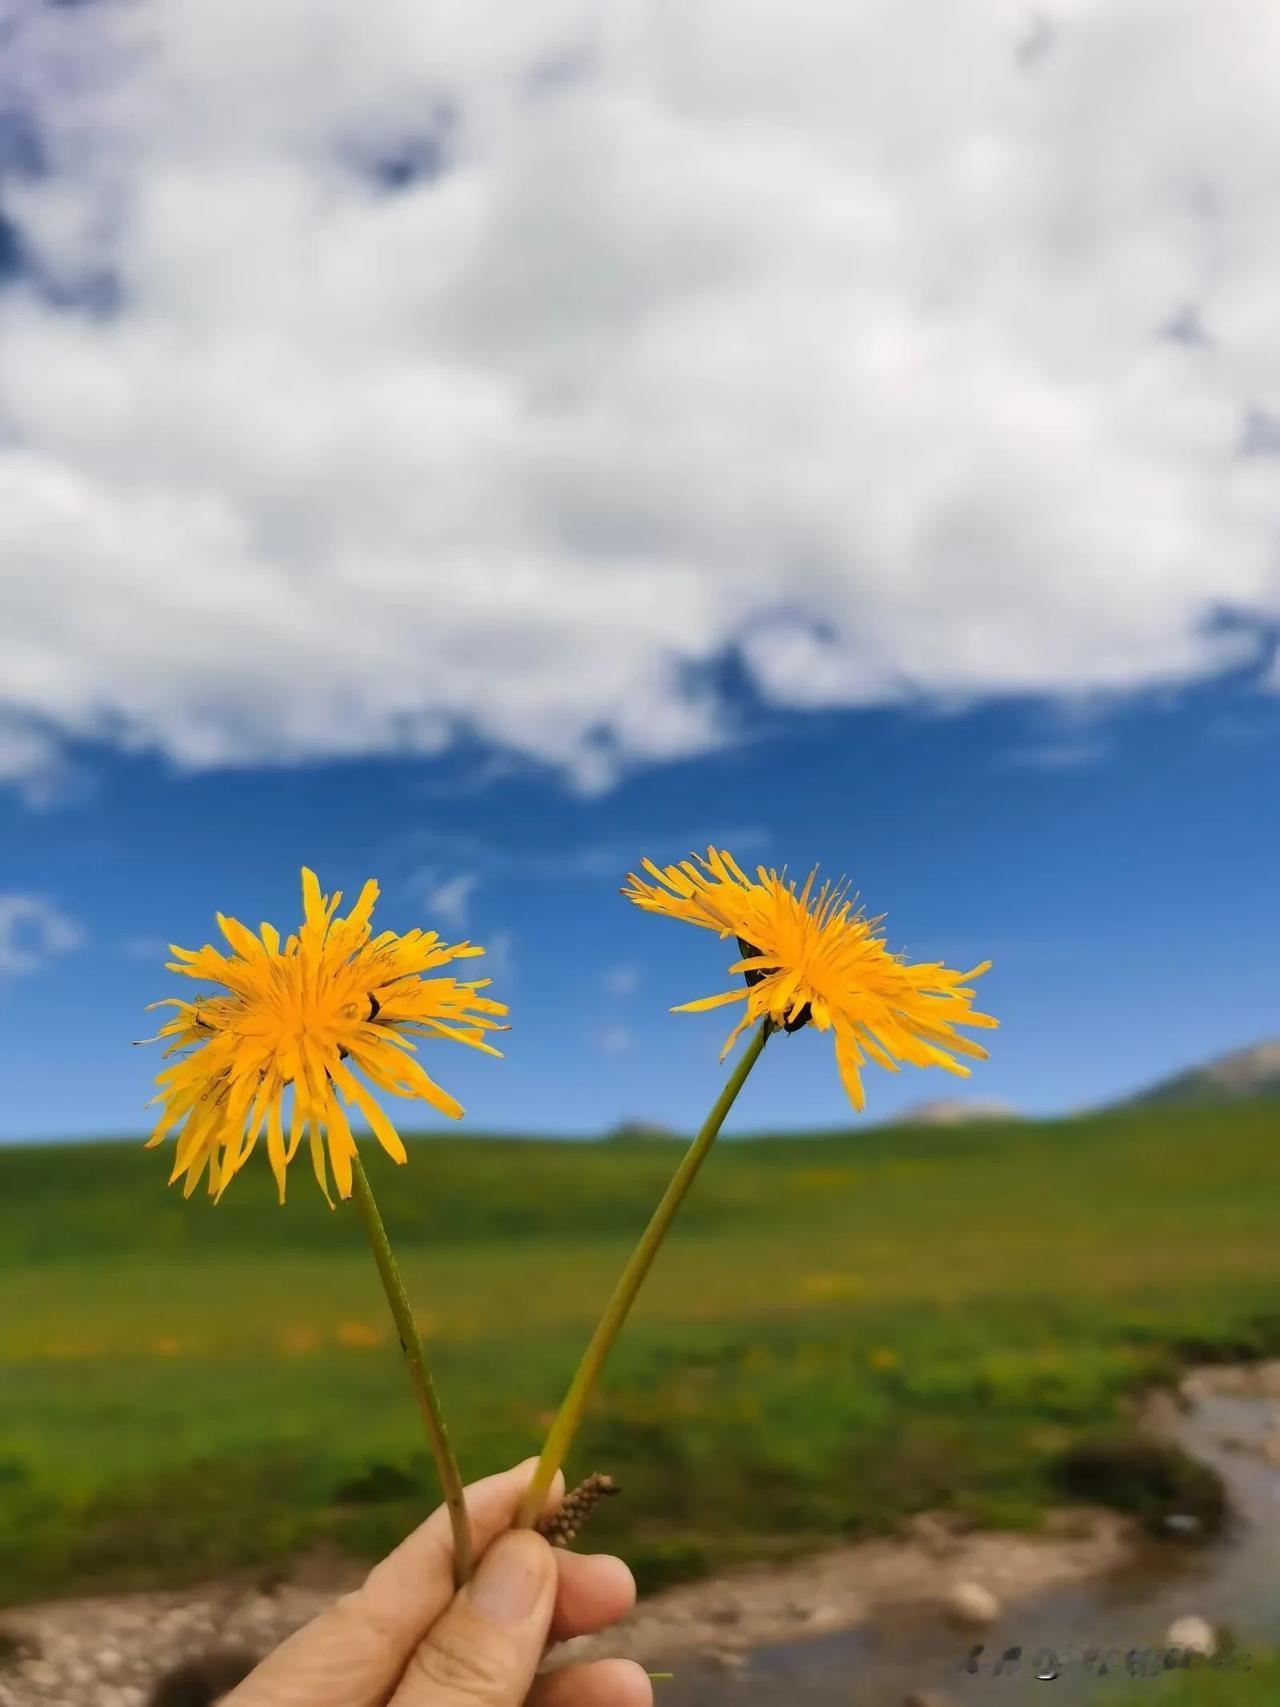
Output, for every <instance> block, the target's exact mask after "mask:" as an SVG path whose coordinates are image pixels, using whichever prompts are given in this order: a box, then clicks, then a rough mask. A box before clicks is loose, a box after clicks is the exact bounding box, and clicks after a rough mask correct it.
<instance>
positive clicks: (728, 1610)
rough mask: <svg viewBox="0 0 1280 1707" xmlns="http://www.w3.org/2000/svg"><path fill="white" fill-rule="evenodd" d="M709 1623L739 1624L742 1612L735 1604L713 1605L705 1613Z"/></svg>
mask: <svg viewBox="0 0 1280 1707" xmlns="http://www.w3.org/2000/svg"><path fill="white" fill-rule="evenodd" d="M707 1622H708V1623H709V1624H740V1623H741V1622H742V1614H741V1612H739V1611H738V1608H737V1607H736V1606H713V1607H712V1608H711V1610H710V1612H708V1613H707Z"/></svg>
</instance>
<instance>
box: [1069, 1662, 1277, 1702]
mask: <svg viewBox="0 0 1280 1707" xmlns="http://www.w3.org/2000/svg"><path fill="white" fill-rule="evenodd" d="M1277 1701H1280V1654H1266V1653H1261V1652H1259V1651H1257V1650H1254V1649H1244V1650H1242V1651H1241V1652H1240V1653H1238V1654H1226V1655H1224V1656H1223V1657H1222V1659H1221V1660H1219V1661H1218V1662H1217V1663H1214V1664H1211V1663H1209V1662H1207V1661H1203V1660H1193V1661H1192V1662H1191V1665H1190V1667H1189V1668H1188V1669H1187V1670H1176V1671H1171V1672H1169V1673H1168V1674H1166V1675H1165V1676H1164V1677H1158V1678H1155V1677H1153V1678H1148V1679H1146V1680H1144V1681H1142V1682H1135V1683H1134V1684H1133V1685H1132V1687H1131V1689H1129V1690H1126V1691H1124V1692H1123V1693H1121V1692H1119V1691H1117V1690H1115V1689H1108V1688H1102V1687H1100V1688H1099V1692H1098V1695H1097V1698H1096V1707H1275V1704H1276V1702H1277Z"/></svg>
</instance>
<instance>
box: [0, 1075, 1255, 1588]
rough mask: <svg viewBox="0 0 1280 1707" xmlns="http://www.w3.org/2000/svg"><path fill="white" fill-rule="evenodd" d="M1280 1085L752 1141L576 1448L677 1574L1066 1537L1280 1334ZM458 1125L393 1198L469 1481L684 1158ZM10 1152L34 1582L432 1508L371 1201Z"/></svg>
mask: <svg viewBox="0 0 1280 1707" xmlns="http://www.w3.org/2000/svg"><path fill="white" fill-rule="evenodd" d="M1278 1126H1280V1106H1277V1105H1274V1104H1273V1105H1270V1106H1265V1105H1259V1106H1254V1107H1245V1108H1237V1109H1232V1110H1228V1111H1222V1112H1213V1111H1195V1112H1191V1113H1187V1114H1182V1113H1178V1112H1173V1111H1168V1110H1165V1111H1160V1112H1152V1113H1142V1112H1135V1113H1129V1114H1124V1115H1120V1114H1116V1115H1110V1116H1104V1117H1098V1118H1093V1119H1088V1120H1078V1121H1067V1122H1060V1123H1053V1124H1045V1125H1039V1126H1034V1125H1029V1126H999V1125H993V1126H989V1127H975V1128H970V1129H965V1130H956V1131H939V1130H924V1129H920V1130H908V1129H893V1130H890V1129H880V1130H876V1129H871V1128H868V1129H863V1130H860V1131H858V1132H856V1133H847V1134H832V1135H830V1136H819V1137H806V1138H802V1139H796V1138H792V1139H784V1138H778V1139H761V1140H756V1141H752V1142H740V1143H732V1142H730V1143H725V1144H722V1145H721V1146H720V1148H719V1149H718V1151H717V1153H716V1154H715V1155H714V1156H713V1157H712V1158H711V1161H710V1163H709V1164H708V1167H707V1170H706V1172H705V1173H704V1175H703V1176H702V1179H701V1181H700V1182H699V1185H698V1188H697V1190H696V1192H695V1194H694V1196H693V1198H692V1200H691V1201H690V1203H689V1204H688V1205H687V1207H686V1212H685V1213H684V1215H683V1216H682V1218H681V1220H680V1222H679V1223H678V1225H677V1228H676V1232H675V1234H674V1236H673V1238H672V1239H671V1241H670V1242H669V1244H668V1246H667V1248H666V1249H665V1250H664V1252H663V1254H662V1257H661V1259H660V1261H659V1264H658V1266H657V1268H656V1269H655V1272H654V1274H653V1277H652V1279H651V1281H650V1284H649V1286H648V1288H647V1290H646V1292H645V1294H644V1295H643V1297H642V1299H641V1302H640V1304H639V1306H638V1308H637V1311H636V1314H635V1316H634V1317H633V1321H632V1325H631V1327H630V1329H629V1331H628V1334H627V1336H626V1337H625V1338H624V1340H623V1342H622V1343H621V1345H620V1346H619V1348H618V1351H617V1352H616V1354H615V1358H614V1361H613V1363H612V1364H611V1366H610V1369H609V1371H608V1376H607V1381H606V1387H605V1391H604V1393H603V1395H602V1398H601V1399H600V1401H599V1402H598V1404H597V1406H596V1409H595V1411H594V1414H593V1416H592V1419H591V1423H590V1426H589V1428H588V1430H587V1431H586V1433H585V1435H584V1437H583V1439H582V1442H581V1446H580V1450H579V1452H578V1453H577V1455H576V1458H575V1462H574V1464H573V1465H572V1466H571V1469H573V1470H575V1471H576V1472H578V1473H584V1472H585V1471H586V1470H588V1469H593V1468H600V1469H606V1470H608V1471H610V1472H612V1473H613V1474H614V1475H615V1476H616V1477H617V1478H618V1479H619V1481H620V1482H622V1483H623V1484H624V1486H625V1490H626V1491H625V1496H624V1497H623V1498H621V1499H619V1500H616V1501H613V1502H611V1503H610V1504H609V1505H608V1507H607V1508H606V1509H605V1511H604V1512H603V1514H602V1516H601V1518H600V1519H599V1523H598V1528H597V1529H596V1531H595V1532H594V1534H595V1538H596V1539H597V1540H598V1542H599V1543H600V1544H602V1545H609V1546H613V1547H616V1548H618V1549H620V1550H621V1551H623V1552H625V1553H626V1555H627V1556H628V1557H629V1558H630V1559H631V1561H632V1562H633V1564H634V1565H635V1566H636V1567H637V1571H638V1574H639V1575H640V1576H641V1578H642V1580H643V1581H644V1582H645V1583H646V1584H648V1585H654V1584H657V1583H660V1582H663V1581H668V1580H672V1579H674V1578H678V1577H682V1576H688V1575H694V1574H698V1573H700V1572H703V1571H706V1570H708V1569H711V1568H713V1567H715V1566H716V1565H718V1564H720V1563H724V1562H727V1561H733V1560H739V1559H743V1558H747V1557H757V1558H759V1557H769V1556H779V1555H786V1554H795V1553H797V1552H800V1551H804V1550H807V1549H812V1548H814V1547H818V1546H821V1545H824V1544H826V1543H828V1542H830V1541H832V1540H833V1539H837V1538H840V1537H844V1536H855V1535H862V1534H867V1533H874V1532H877V1531H883V1530H885V1529H887V1528H889V1527H891V1526H892V1525H893V1524H894V1523H895V1522H896V1521H898V1520H899V1519H900V1518H901V1517H902V1516H903V1514H904V1513H907V1512H910V1511H912V1510H916V1509H921V1508H925V1507H949V1508H952V1509H955V1510H958V1511H960V1512H962V1513H964V1514H967V1515H969V1516H971V1517H973V1518H974V1519H977V1520H978V1521H981V1522H989V1523H1001V1524H1011V1523H1012V1524H1034V1523H1035V1521H1036V1520H1037V1516H1038V1514H1039V1513H1040V1512H1041V1510H1042V1509H1043V1507H1044V1506H1045V1504H1046V1503H1047V1502H1050V1501H1053V1500H1057V1499H1059V1498H1060V1497H1061V1490H1062V1487H1063V1485H1064V1475H1063V1465H1064V1462H1066V1459H1067V1455H1068V1454H1069V1453H1070V1452H1071V1450H1072V1449H1073V1448H1074V1447H1076V1446H1078V1445H1079V1444H1080V1443H1081V1442H1087V1441H1090V1440H1092V1439H1093V1438H1094V1437H1100V1436H1107V1437H1114V1436H1116V1435H1117V1434H1123V1432H1124V1430H1125V1428H1126V1426H1127V1425H1126V1401H1127V1398H1128V1396H1129V1395H1131V1394H1132V1393H1133V1392H1134V1391H1135V1389H1137V1388H1138V1387H1139V1386H1140V1385H1142V1384H1143V1383H1145V1382H1148V1381H1150V1380H1152V1379H1153V1378H1159V1377H1161V1376H1165V1375H1167V1374H1169V1373H1170V1371H1171V1370H1173V1369H1174V1368H1175V1367H1176V1366H1177V1365H1178V1363H1179V1362H1180V1361H1183V1360H1187V1359H1193V1358H1197V1357H1202V1356H1213V1355H1224V1356H1226V1355H1233V1354H1241V1353H1244V1354H1247V1353H1250V1352H1259V1351H1270V1352H1276V1351H1280V1240H1278V1238H1277V1224H1276V1204H1277V1189H1276V1187H1277V1173H1278V1172H1280V1166H1278V1161H1277V1150H1276V1138H1277V1128H1278ZM676 1153H677V1152H676V1149H675V1147H674V1146H671V1145H667V1144H665V1143H662V1142H656V1141H653V1142H648V1143H645V1142H623V1143H612V1144H599V1145H578V1144H567V1143H561V1144H557V1143H547V1142H537V1143H527V1144H525V1143H518V1142H511V1141H479V1140H477V1139H475V1138H472V1139H469V1140H468V1139H459V1140H455V1139H449V1140H445V1139H440V1140H435V1139H432V1140H422V1141H420V1142H419V1143H417V1144H415V1145H413V1146H412V1147H411V1159H410V1165H409V1166H408V1167H407V1168H404V1169H400V1170H396V1169H393V1168H392V1167H391V1166H390V1164H385V1165H378V1164H380V1163H381V1160H382V1159H381V1158H380V1157H377V1158H375V1159H374V1165H375V1176H374V1177H375V1184H376V1186H377V1188H378V1190H379V1192H380V1195H381V1197H382V1200H383V1207H384V1211H385V1214H386V1217H387V1221H388V1224H389V1226H390V1228H391V1231H392V1235H393V1238H394V1239H395V1241H396V1244H397V1247H398V1249H399V1250H400V1252H401V1256H402V1260H403V1263H404V1267H405V1271H406V1278H407V1280H408V1283H409V1286H410V1290H411V1293H412V1295H413V1297H414V1299H415V1300H416V1301H417V1302H418V1304H419V1308H420V1312H421V1318H422V1323H423V1327H424V1329H425V1330H426V1332H427V1333H428V1335H429V1338H430V1342H431V1346H432V1348H433V1356H434V1360H435V1363H436V1367H437V1373H438V1377H439V1382H440V1386H441V1390H442V1394H443V1397H444V1400H445V1404H446V1406H447V1408H448V1411H449V1413H450V1416H451V1419H452V1423H453V1429H454V1434H455V1438H456V1441H457V1444H458V1448H459V1455H460V1457H461V1459H462V1463H463V1469H464V1472H466V1473H467V1474H468V1475H479V1474H483V1473H485V1472H487V1471H490V1470H492V1469H494V1468H497V1467H499V1466H502V1465H505V1464H507V1463H509V1462H511V1461H513V1460H515V1459H517V1458H520V1457H522V1456H525V1455H527V1454H528V1453H530V1452H532V1451H534V1450H536V1448H537V1445H538V1443H539V1440H540V1436H541V1433H542V1431H543V1429H544V1427H545V1425H546V1423H547V1421H548V1420H549V1413H550V1411H551V1409H552V1408H553V1407H554V1405H555V1404H556V1403H557V1402H558V1400H559V1398H560V1395H561V1392H562V1390H563V1387H564V1384H565V1382H566V1381H567V1379H568V1376H569V1374H570V1372H571V1370H572V1367H573V1363H574V1361H575V1359H576V1356H577V1354H578V1351H579V1350H580V1348H581V1345H582V1343H583V1341H584V1338H585V1336H586V1334H587V1332H588V1331H589V1329H590V1327H591V1326H592V1324H593V1320H594V1314H595V1312H596V1310H597V1309H598V1307H599V1305H600V1303H601V1302H602V1300H603V1298H604V1296H605V1294H606V1292H607V1289H608V1287H609V1286H610V1284H611V1283H612V1281H613V1279H614V1277H615V1275H616V1273H617V1271H618V1269H619V1267H620V1265H621V1263H622V1261H623V1260H624V1258H625V1256H626V1254H627V1252H628V1250H629V1248H630V1245H631V1242H632V1240H633V1238H634V1236H635V1234H636V1233H637V1232H638V1230H639V1228H640V1227H641V1226H642V1225H643V1222H644V1220H645V1218H646V1216H647V1214H648V1212H649V1209H650V1207H651V1206H652V1204H653V1202H654V1200H655V1199H656V1196H657V1194H658V1193H659V1191H660V1189H661V1187H662V1186H663V1184H664V1183H665V1181H666V1178H667V1176H668V1174H669V1172H670V1170H671V1167H672V1166H673V1164H674V1161H675V1159H676ZM164 1173H165V1164H164V1162H163V1160H162V1159H161V1158H159V1157H157V1156H155V1155H153V1154H148V1153H146V1152H144V1151H142V1150H141V1148H139V1147H136V1146H133V1145H120V1144H102V1145H78V1146H75V1147H57V1148H48V1147H44V1148H35V1147H32V1148H17V1149H6V1150H2V1151H0V1382H2V1384H3V1385H2V1388H0V1603H3V1602H13V1601H18V1600H21V1599H24V1598H33V1597H38V1596H44V1595H49V1594H57V1593H67V1592H71V1591H78V1590H83V1589H95V1588H102V1587H105V1586H116V1585H120V1586H123V1585H142V1584H153V1583H158V1582H161V1581H164V1582H172V1581H176V1580H181V1579H193V1578H198V1577H201V1576H203V1575H206V1574H208V1573H211V1572H216V1571H219V1570H222V1569H225V1568H228V1567H232V1566H236V1565H239V1564H244V1563H261V1562H274V1561H282V1560H284V1559H285V1558H287V1557H288V1556H289V1555H290V1554H291V1553H293V1552H294V1551H296V1550H298V1549H300V1548H306V1547H309V1546H312V1545H314V1544H320V1543H324V1544H330V1545H336V1546H338V1547H340V1548H343V1549H345V1550H348V1551H351V1552H354V1553H357V1554H371V1553H374V1552H376V1551H378V1550H379V1549H382V1548H384V1547H385V1546H386V1545H388V1544H389V1543H390V1542H392V1541H393V1540H394V1539H396V1538H397V1537H398V1536H399V1535H400V1534H401V1533H403V1532H404V1530H405V1529H407V1528H408V1527H410V1526H411V1525H412V1524H413V1523H414V1522H415V1521H416V1520H417V1518H418V1517H419V1515H420V1514H421V1511H422V1509H423V1505H424V1502H425V1501H426V1500H427V1499H428V1498H429V1497H430V1485H429V1475H428V1472H427V1468H426V1460H425V1457H424V1454H423V1452H422V1450H421V1449H420V1446H419V1441H418V1435H417V1432H416V1429H417V1420H416V1416H415V1413H414V1411H413V1409H412V1406H411V1402H410V1400H409V1397H408V1394H407V1390H406V1386H405V1381H404V1375H403V1371H402V1369H401V1367H400V1364H399V1357H398V1352H397V1351H396V1348H395V1346H394V1343H393V1341H392V1339H391V1335H390V1333H389V1330H388V1326H387V1323H386V1321H385V1319H384V1311H383V1304H382V1298H381V1294H380V1293H379V1291H378V1288H377V1281H376V1279H375V1276H374V1271H373V1268H372V1265H371V1263H370V1261H369V1259H368V1257H367V1255H366V1252H365V1250H364V1248H363V1246H362V1243H361V1236H360V1230H359V1227H358V1224H357V1223H356V1221H355V1219H354V1217H353V1215H352V1214H351V1212H350V1211H349V1210H345V1209H339V1211H338V1212H336V1213H334V1214H330V1212H329V1211H328V1210H327V1209H326V1208H325V1207H324V1204H323V1202H322V1201H321V1199H320V1198H319V1196H318V1194H317V1193H316V1192H315V1190H314V1188H313V1186H312V1184H311V1181H310V1179H309V1178H308V1177H306V1176H304V1174H303V1173H302V1172H301V1171H300V1172H298V1173H297V1174H296V1175H295V1177H294V1182H293V1190H292V1192H291V1200H290V1203H289V1205H288V1206H287V1208H286V1209H285V1210H283V1211H281V1210H279V1209H278V1208H277V1207H276V1206H275V1203H274V1200H273V1198H272V1196H271V1192H270V1189H269V1185H270V1182H269V1178H268V1175H267V1169H266V1167H265V1165H264V1166H263V1167H262V1168H260V1169H253V1170H250V1172H249V1173H247V1174H246V1175H244V1176H242V1178H241V1179H240V1180H239V1181H237V1183H236V1185H235V1187H234V1188H233V1189H232V1191H231V1192H230V1193H229V1194H228V1196H227V1198H226V1200H225V1202H224V1203H223V1205H222V1206H221V1207H220V1208H217V1209H214V1208H213V1207H212V1206H211V1205H209V1203H208V1201H207V1200H206V1199H203V1198H201V1199H198V1200H195V1201H194V1202H192V1203H191V1204H185V1205H184V1204H183V1202H182V1201H181V1199H180V1198H179V1197H178V1196H177V1195H176V1194H174V1193H170V1192H167V1191H166V1189H165V1186H164Z"/></svg>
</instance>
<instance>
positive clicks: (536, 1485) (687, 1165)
mask: <svg viewBox="0 0 1280 1707" xmlns="http://www.w3.org/2000/svg"><path fill="white" fill-rule="evenodd" d="M771 1030H772V1027H771V1025H770V1023H769V1021H768V1020H767V1019H766V1020H763V1021H762V1022H761V1024H760V1026H759V1028H758V1029H757V1031H756V1033H755V1036H754V1037H753V1038H752V1039H751V1042H750V1043H749V1044H748V1046H747V1048H746V1049H745V1050H744V1052H743V1056H742V1059H741V1061H739V1062H738V1065H737V1066H736V1067H735V1068H734V1070H733V1072H732V1074H731V1075H730V1077H729V1079H728V1081H727V1082H726V1084H725V1087H724V1089H723V1090H722V1091H721V1093H720V1095H719V1096H718V1097H717V1098H716V1102H715V1106H714V1107H713V1108H712V1110H711V1113H710V1114H709V1115H708V1116H707V1118H706V1120H705V1121H704V1122H703V1125H702V1128H701V1130H700V1131H699V1133H698V1136H697V1137H696V1138H695V1139H694V1141H693V1143H692V1144H690V1146H689V1148H688V1150H687V1151H686V1152H685V1155H684V1159H683V1160H682V1161H681V1163H680V1166H679V1167H678V1168H677V1169H676V1171H675V1174H674V1176H673V1178H672V1181H671V1184H670V1185H669V1186H668V1187H667V1189H666V1191H665V1192H664V1193H663V1197H662V1201H661V1203H659V1205H658V1207H657V1208H656V1209H655V1210H654V1212H653V1217H652V1219H651V1220H650V1222H649V1225H648V1226H647V1227H646V1228H645V1230H644V1233H643V1235H642V1236H641V1239H640V1243H639V1244H638V1245H637V1246H636V1248H635V1250H634V1251H633V1252H632V1255H631V1260H630V1262H628V1264H627V1266H626V1268H624V1269H623V1271H622V1275H621V1278H620V1279H619V1281H618V1284H617V1285H616V1286H615V1287H614V1289H613V1296H612V1298H610V1300H609V1302H608V1304H607V1306H606V1307H605V1312H604V1315H603V1316H602V1317H601V1318H600V1324H599V1326H598V1327H597V1328H596V1331H595V1333H594V1334H593V1335H592V1336H591V1343H590V1344H589V1345H588V1347H587V1349H586V1351H585V1352H583V1354H582V1361H581V1363H579V1365H578V1368H577V1372H576V1373H575V1375H574V1377H573V1380H572V1382H571V1383H570V1385H569V1391H568V1392H567V1393H566V1394H565V1397H564V1403H563V1404H562V1405H561V1407H560V1411H559V1414H558V1415H557V1417H556V1419H555V1421H554V1422H553V1423H552V1425H551V1432H550V1433H549V1434H548V1435H547V1439H546V1444H545V1445H544V1446H543V1448H542V1456H541V1457H540V1458H539V1460H538V1467H537V1469H536V1470H535V1471H534V1474H533V1480H532V1481H531V1482H530V1483H529V1486H528V1487H527V1488H526V1489H525V1492H524V1499H523V1500H522V1501H521V1503H520V1510H519V1512H518V1513H517V1515H516V1527H517V1528H518V1529H527V1528H529V1527H530V1526H531V1525H532V1524H533V1523H534V1522H535V1521H536V1520H537V1518H538V1517H539V1516H540V1515H541V1512H542V1508H543V1505H544V1504H545V1503H546V1498H547V1493H548V1490H549V1489H550V1487H551V1484H552V1482H553V1481H554V1480H555V1474H556V1471H557V1470H558V1469H559V1468H560V1466H561V1465H562V1464H563V1463H564V1461H565V1458H566V1456H567V1454H568V1451H569V1447H570V1446H571V1445H572V1443H573V1437H574V1435H575V1434H576V1433H577V1432H578V1427H579V1425H580V1424H581V1422H582V1416H583V1412H584V1411H585V1410H586V1407H587V1402H588V1400H589V1399H590V1397H591V1393H592V1390H593V1389H594V1387H595V1384H596V1382H597V1380H598V1379H599V1376H600V1371H601V1369H602V1368H603V1367H604V1361H605V1358H606V1357H608V1355H609V1353H610V1351H611V1350H612V1348H613V1342H614V1341H615V1340H616V1339H617V1337H618V1334H619V1333H620V1332H621V1330H622V1324H623V1323H624V1322H625V1321H626V1319H627V1314H628V1312H629V1311H630V1309H631V1306H632V1305H633V1304H634V1303H635V1300H636V1294H637V1293H638V1292H639V1290H640V1288H641V1286H642V1285H643V1284H644V1278H645V1276H646V1275H647V1274H648V1272H649V1269H650V1268H651V1267H652V1264H653V1259H654V1258H655V1257H656V1256H657V1254H658V1251H659V1249H660V1248H661V1245H662V1241H663V1239H664V1238H665V1237H666V1235H667V1229H668V1228H669V1227H670V1225H671V1223H672V1221H673V1220H674V1219H675V1215H676V1211H677V1210H678V1209H679V1207H680V1205H681V1204H682V1203H683V1202H684V1200H685V1198H686V1196H687V1195H688V1192H689V1187H690V1186H691V1185H692V1184H693V1182H694V1179H695V1178H696V1176H697V1172H698V1169H699V1168H700V1167H701V1166H702V1164H703V1162H704V1161H706V1159H707V1155H708V1153H709V1151H710V1149H711V1146H712V1145H713V1144H714V1143H715V1141H716V1135H717V1134H718V1132H719V1131H720V1128H721V1126H723V1124H724V1119H725V1116H726V1115H727V1114H728V1112H729V1110H730V1109H731V1108H732V1107H733V1104H734V1099H735V1098H736V1097H737V1095H738V1092H739V1091H740V1090H741V1089H742V1087H743V1085H744V1084H745V1083H746V1079H747V1074H748V1073H749V1072H750V1071H751V1069H752V1068H753V1067H754V1066H755V1064H756V1062H757V1061H758V1060H759V1059H760V1051H761V1050H762V1049H763V1048H764V1046H765V1044H766V1042H767V1041H768V1038H769V1033H770V1031H771Z"/></svg>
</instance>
